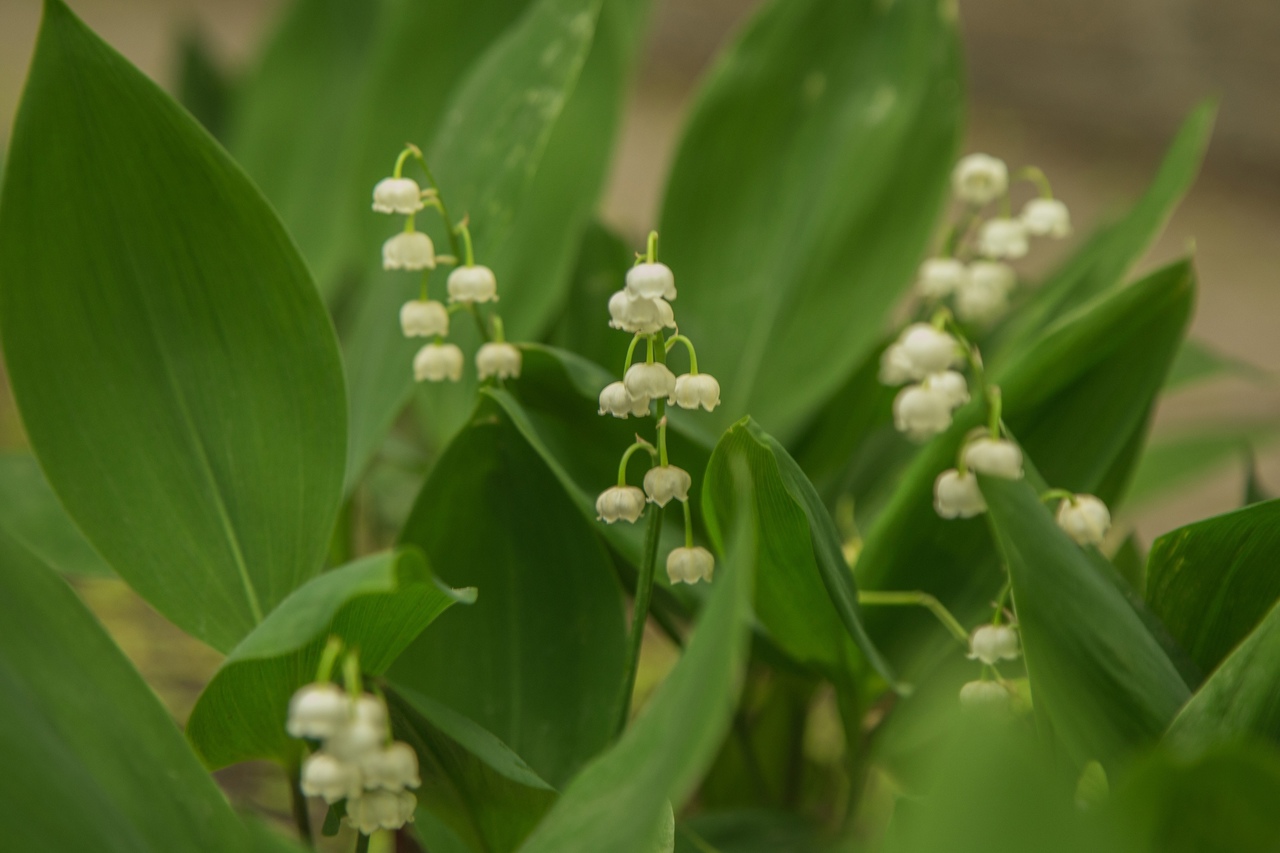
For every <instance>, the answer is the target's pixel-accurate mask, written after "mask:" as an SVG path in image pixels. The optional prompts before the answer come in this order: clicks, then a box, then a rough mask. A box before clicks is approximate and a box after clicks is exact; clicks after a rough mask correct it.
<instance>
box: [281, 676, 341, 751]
mask: <svg viewBox="0 0 1280 853" xmlns="http://www.w3.org/2000/svg"><path fill="white" fill-rule="evenodd" d="M350 720H351V700H350V699H349V698H348V697H347V694H346V693H344V692H343V690H342V688H340V687H339V686H338V685H336V684H320V683H316V684H306V685H303V686H302V687H300V688H298V691H297V692H296V693H294V694H293V698H292V699H290V700H289V720H288V722H287V723H286V724H285V730H286V731H288V732H289V734H290V736H292V737H298V738H303V737H305V738H312V739H314V740H323V739H325V738H327V737H332V736H333V734H334V733H335V732H337V731H338V730H339V729H340V728H342V727H343V726H345V725H346V724H347V723H348V722H349V721H350Z"/></svg>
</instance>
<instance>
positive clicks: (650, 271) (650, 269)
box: [627, 263, 676, 300]
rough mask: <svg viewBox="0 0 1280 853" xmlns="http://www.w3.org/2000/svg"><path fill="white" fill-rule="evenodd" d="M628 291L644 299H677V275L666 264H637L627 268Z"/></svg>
mask: <svg viewBox="0 0 1280 853" xmlns="http://www.w3.org/2000/svg"><path fill="white" fill-rule="evenodd" d="M627 293H628V294H629V295H630V296H633V297H638V298H642V299H658V298H662V299H666V300H671V299H675V298H676V277H675V275H674V274H673V273H672V272H671V267H669V266H667V265H666V264H658V263H653V264H636V265H635V266H634V267H632V268H631V269H629V270H627Z"/></svg>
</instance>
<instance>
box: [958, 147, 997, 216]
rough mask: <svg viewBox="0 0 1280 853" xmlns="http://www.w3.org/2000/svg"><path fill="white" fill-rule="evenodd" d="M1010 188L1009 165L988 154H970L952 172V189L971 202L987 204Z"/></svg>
mask: <svg viewBox="0 0 1280 853" xmlns="http://www.w3.org/2000/svg"><path fill="white" fill-rule="evenodd" d="M1008 188H1009V167H1008V166H1006V165H1005V164H1004V161H1003V160H1001V159H999V158H996V157H991V156H989V155H987V154H970V155H969V156H968V157H965V158H964V159H962V160H961V161H960V162H959V163H957V164H956V167H955V169H954V170H953V171H952V172H951V190H952V192H954V193H955V195H956V198H958V199H960V200H961V201H967V202H969V203H970V204H978V205H981V204H986V203H987V202H989V201H993V200H995V199H996V198H998V197H1000V196H1001V195H1003V194H1004V192H1005V190H1007V189H1008Z"/></svg>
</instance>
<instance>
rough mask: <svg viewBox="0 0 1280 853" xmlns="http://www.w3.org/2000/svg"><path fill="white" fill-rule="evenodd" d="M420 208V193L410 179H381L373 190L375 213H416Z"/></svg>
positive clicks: (416, 184)
mask: <svg viewBox="0 0 1280 853" xmlns="http://www.w3.org/2000/svg"><path fill="white" fill-rule="evenodd" d="M422 208H423V204H422V191H421V190H420V189H419V188H418V182H417V181H415V180H413V179H411V178H383V179H382V180H380V181H378V183H377V184H376V185H375V186H374V188H373V209H374V212H376V213H417V212H418V211H419V210H422Z"/></svg>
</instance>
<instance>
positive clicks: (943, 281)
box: [916, 258, 966, 299]
mask: <svg viewBox="0 0 1280 853" xmlns="http://www.w3.org/2000/svg"><path fill="white" fill-rule="evenodd" d="M965 276H966V270H965V266H964V264H963V263H962V262H960V261H958V260H956V259H955V258H930V259H929V260H927V261H925V262H924V263H923V264H921V265H920V278H919V280H918V281H917V282H916V288H917V289H918V290H919V291H920V295H921V296H924V297H927V298H929V299H942V298H943V297H944V296H950V295H951V294H952V293H955V292H956V289H957V288H959V287H960V286H961V285H962V284H964V280H965Z"/></svg>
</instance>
